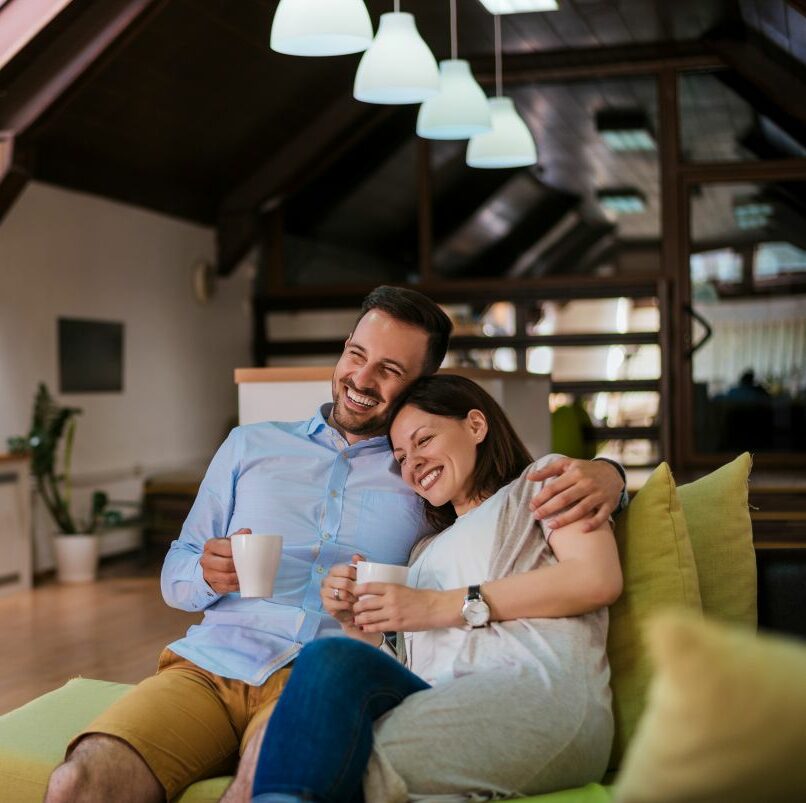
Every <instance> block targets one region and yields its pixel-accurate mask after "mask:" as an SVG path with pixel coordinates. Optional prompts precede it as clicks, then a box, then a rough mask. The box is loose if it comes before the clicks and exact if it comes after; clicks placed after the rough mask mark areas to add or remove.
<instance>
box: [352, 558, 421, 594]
mask: <svg viewBox="0 0 806 803" xmlns="http://www.w3.org/2000/svg"><path fill="white" fill-rule="evenodd" d="M353 566H355V577H356V582H357V583H397V584H398V585H402V586H405V585H408V581H409V567H408V566H395V565H394V564H393V563H373V562H372V561H367V560H361V561H359V562H358V563H354V564H353ZM371 596H373V595H372V594H364V595H363V596H362V597H361V599H363V598H364V597H371Z"/></svg>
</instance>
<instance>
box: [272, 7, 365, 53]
mask: <svg viewBox="0 0 806 803" xmlns="http://www.w3.org/2000/svg"><path fill="white" fill-rule="evenodd" d="M371 42H372V22H371V21H370V18H369V12H368V11H367V7H366V6H365V5H364V0H280V5H279V6H277V11H276V12H275V14H274V21H273V22H272V26H271V40H270V44H271V49H272V50H276V51H277V52H278V53H286V54H288V55H290V56H343V55H345V54H346V53H360V52H361V51H362V50H366V49H367V48H368V47H369V45H370V43H371Z"/></svg>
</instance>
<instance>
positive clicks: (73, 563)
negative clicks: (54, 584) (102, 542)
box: [53, 535, 99, 583]
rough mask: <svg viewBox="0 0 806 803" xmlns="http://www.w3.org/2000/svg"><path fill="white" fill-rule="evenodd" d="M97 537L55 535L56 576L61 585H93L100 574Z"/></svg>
mask: <svg viewBox="0 0 806 803" xmlns="http://www.w3.org/2000/svg"><path fill="white" fill-rule="evenodd" d="M98 547H99V540H98V536H97V535H54V536H53V548H54V552H55V554H56V576H57V577H58V580H59V582H60V583H91V582H92V581H93V580H95V577H96V575H97V573H98Z"/></svg>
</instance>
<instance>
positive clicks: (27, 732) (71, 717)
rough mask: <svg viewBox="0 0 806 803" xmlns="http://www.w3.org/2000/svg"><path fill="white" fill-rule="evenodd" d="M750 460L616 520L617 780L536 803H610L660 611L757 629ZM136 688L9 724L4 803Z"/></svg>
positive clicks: (639, 706) (60, 692)
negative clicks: (620, 577)
mask: <svg viewBox="0 0 806 803" xmlns="http://www.w3.org/2000/svg"><path fill="white" fill-rule="evenodd" d="M750 466H751V460H750V456H749V455H747V454H745V455H742V456H740V457H738V458H737V459H736V460H734V461H733V462H732V463H729V464H727V465H726V466H723V467H722V468H721V469H719V470H717V471H716V472H714V473H712V474H710V475H708V476H706V477H703V478H702V479H700V480H697V481H696V482H694V483H690V484H689V485H686V486H681V487H680V488H676V486H675V483H674V480H673V478H672V475H671V472H670V471H669V468H668V466H666V465H665V464H661V465H660V466H658V468H657V469H656V470H655V471H654V472H653V474H652V476H651V477H650V478H649V479H648V481H647V482H646V484H645V486H644V487H643V488H642V489H641V491H639V492H638V493H637V494H636V495H635V497H634V498H633V500H632V502H631V503H630V505H629V507H628V508H627V510H626V511H625V512H624V513H622V514H621V515H620V516H619V517H618V520H617V525H616V537H617V541H618V545H619V553H620V556H621V561H622V567H623V571H624V579H625V583H624V593H623V595H622V597H621V598H620V599H619V600H618V602H617V603H616V604H615V605H614V606H613V607H612V609H611V617H610V621H611V624H610V635H609V640H608V654H609V657H610V663H611V669H612V684H611V685H612V688H613V695H614V715H615V719H616V737H615V740H614V745H613V752H612V756H611V762H610V769H611V771H610V773H609V775H608V781H607V782H606V783H605V784H604V785H602V784H589V785H587V786H585V787H583V788H579V789H572V790H562V791H556V792H552V793H548V794H544V795H539V796H537V797H532V798H529V800H530V801H531V802H532V803H604V801H609V800H611V799H612V798H613V794H614V791H613V788H614V787H613V786H611V785H610V784H612V783H613V779H614V778H615V779H616V790H617V785H618V771H619V767H620V766H621V764H622V762H623V761H624V756H625V752H626V751H627V748H628V746H629V745H630V743H631V741H632V740H633V738H634V735H635V731H636V726H637V724H638V721H639V719H640V718H641V716H642V713H643V712H644V709H645V707H646V702H647V694H648V690H649V685H650V680H651V676H652V666H651V657H650V654H649V652H648V651H647V648H646V645H645V642H644V638H643V631H644V628H645V627H646V624H647V622H649V621H651V620H652V618H653V617H654V616H656V615H657V614H658V613H660V612H662V611H664V610H668V609H674V610H679V611H680V610H682V611H687V612H689V614H690V615H695V616H702V615H703V614H705V616H707V617H709V618H711V619H714V620H717V621H722V622H725V623H728V624H730V625H732V626H734V627H738V628H740V629H744V630H746V631H748V632H749V633H752V631H753V630H754V629H755V627H756V612H757V605H756V602H757V596H756V595H757V586H756V560H755V554H754V550H753V543H752V533H751V526H750V518H749V512H748V504H747V482H748V475H749V471H750ZM127 688H128V686H126V685H124V684H118V683H109V682H104V681H96V680H87V679H83V678H77V679H74V680H71V681H69V682H68V683H67V684H66V685H65V686H63V687H62V688H60V689H57V690H55V691H53V692H50V693H49V694H46V695H43V696H42V697H40V698H38V699H36V700H33V701H32V702H30V703H28V704H27V705H25V706H23V707H21V708H19V709H17V710H15V711H12V712H10V713H8V714H6V715H4V716H2V717H0V790H2V791H0V797H2V799H3V800H8V801H11V802H12V803H29V801H30V802H31V803H33V801H40V800H41V799H42V796H43V793H44V790H45V786H46V783H47V779H48V776H49V774H50V771H51V770H52V769H53V767H54V766H55V765H56V764H57V763H58V762H59V761H60V760H61V759H62V756H63V752H64V747H65V745H66V744H67V742H68V741H69V739H70V737H71V735H72V734H73V733H75V732H76V731H78V730H79V729H81V728H82V727H83V726H84V725H85V724H86V723H88V722H89V721H90V720H91V719H92V718H93V717H95V716H96V715H97V714H98V713H99V712H101V711H102V710H103V709H104V708H105V707H107V706H108V705H109V704H110V703H111V702H112V701H113V700H115V699H116V698H117V697H119V696H120V695H122V694H123V693H125V691H126V690H127ZM228 780H229V779H227V778H214V779H209V780H205V781H201V782H198V783H196V784H193V785H192V786H191V787H189V788H188V789H187V790H185V792H184V793H182V794H181V795H180V796H179V797H178V798H177V799H176V800H177V801H181V803H201V801H214V800H218V798H219V796H220V795H221V793H222V791H223V790H224V788H225V787H226V785H227V783H228ZM804 799H806V798H804Z"/></svg>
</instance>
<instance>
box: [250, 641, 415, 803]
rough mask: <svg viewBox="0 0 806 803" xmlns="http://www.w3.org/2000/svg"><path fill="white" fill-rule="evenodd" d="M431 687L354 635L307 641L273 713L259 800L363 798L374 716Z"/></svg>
mask: <svg viewBox="0 0 806 803" xmlns="http://www.w3.org/2000/svg"><path fill="white" fill-rule="evenodd" d="M427 688H429V685H428V684H427V683H426V682H425V681H424V680H422V679H421V678H419V677H417V675H415V674H413V673H412V672H409V670H408V669H406V668H405V667H404V666H401V664H400V663H398V662H397V661H396V660H395V659H394V658H392V657H390V656H389V655H386V654H385V653H383V652H381V651H380V650H378V649H376V648H375V647H371V646H369V645H368V644H364V643H363V642H360V641H356V640H355V639H350V638H324V639H321V640H320V641H315V642H313V643H311V644H308V645H307V646H306V647H304V648H303V650H302V651H301V652H300V654H299V656H298V657H297V659H296V661H295V662H294V670H293V672H292V673H291V678H290V680H289V681H288V684H287V685H286V687H285V689H284V690H283V694H282V696H281V697H280V700H279V702H278V703H277V706H276V708H275V709H274V712H273V713H272V715H271V719H270V720H269V725H268V728H267V729H266V735H265V737H264V739H263V744H262V745H261V747H260V756H259V758H258V764H257V770H256V771H255V780H254V786H253V788H252V794H253V796H254V797H253V801H256V802H259V803H296V801H300V800H313V801H317V803H354V802H355V801H363V791H362V778H363V775H364V770H365V769H366V766H367V762H368V761H369V755H370V752H371V750H372V723H373V721H374V720H376V719H377V718H378V717H380V716H381V715H382V714H385V713H386V712H387V711H388V710H389V709H391V708H394V707H395V706H396V705H398V704H399V703H401V702H402V701H403V700H404V699H405V698H406V697H408V696H409V695H410V694H414V693H415V692H418V691H422V690H423V689H427Z"/></svg>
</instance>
